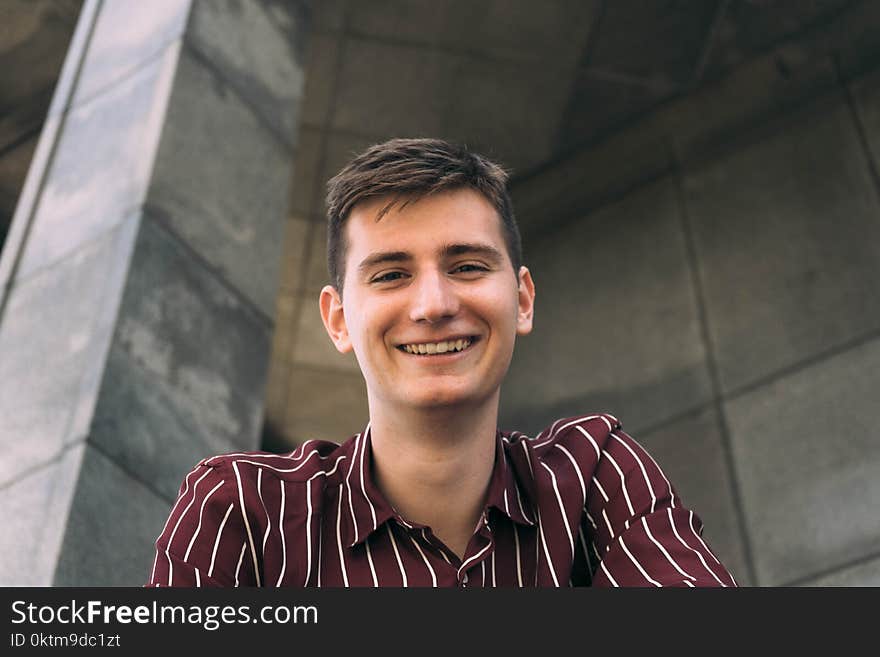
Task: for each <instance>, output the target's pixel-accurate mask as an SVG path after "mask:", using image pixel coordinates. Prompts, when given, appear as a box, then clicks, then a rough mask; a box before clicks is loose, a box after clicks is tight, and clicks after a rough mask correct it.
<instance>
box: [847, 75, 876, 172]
mask: <svg viewBox="0 0 880 657" xmlns="http://www.w3.org/2000/svg"><path fill="white" fill-rule="evenodd" d="M851 89H852V94H853V98H855V102H856V106H857V107H858V112H859V118H860V120H861V122H862V125H863V126H864V129H865V136H866V138H867V141H868V147H869V149H870V152H871V156H872V158H873V160H874V163H875V166H876V165H877V163H880V71H876V72H874V73H872V74H870V75H866V76H865V77H863V78H861V79H860V80H858V81H857V82H854V83H853V84H852V85H851Z"/></svg>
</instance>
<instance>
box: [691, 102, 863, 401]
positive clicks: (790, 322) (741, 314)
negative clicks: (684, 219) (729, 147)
mask: <svg viewBox="0 0 880 657" xmlns="http://www.w3.org/2000/svg"><path fill="white" fill-rule="evenodd" d="M771 130H772V132H771ZM752 137H753V141H751V142H746V143H747V144H748V145H746V146H745V147H743V148H742V149H741V150H737V151H735V152H733V153H731V154H730V155H728V156H727V157H724V158H723V159H720V160H718V161H716V162H714V163H712V164H710V165H709V166H707V167H705V168H703V169H700V170H698V171H693V172H691V173H690V174H689V175H688V176H687V179H686V195H687V205H688V211H689V214H690V217H691V220H692V224H693V227H694V236H695V242H696V247H697V254H698V259H699V263H700V270H701V272H702V277H703V281H704V291H705V298H706V306H707V312H708V317H709V327H710V331H711V334H712V339H713V343H714V345H715V349H716V354H717V361H718V370H719V375H720V378H721V382H722V385H723V387H724V389H725V390H727V391H729V390H732V389H736V388H738V387H739V386H742V385H745V384H748V383H750V382H752V381H755V380H756V379H760V378H761V377H763V376H766V375H768V374H770V373H772V372H774V371H777V370H779V369H781V368H785V367H788V366H791V365H793V364H795V363H797V362H798V361H802V360H804V359H807V358H809V357H811V356H814V355H816V354H818V353H821V352H823V351H826V350H828V349H830V348H833V347H835V346H838V345H841V344H843V343H846V342H847V341H848V340H852V339H853V338H855V337H857V336H860V335H863V334H865V333H867V332H868V331H870V330H871V329H873V328H875V327H877V326H880V288H878V287H877V286H876V285H875V284H874V281H875V280H877V279H878V278H880V222H878V221H877V217H878V215H880V205H878V202H877V192H876V190H875V189H874V185H873V183H872V181H871V178H870V173H869V170H868V167H867V162H866V160H865V157H864V154H863V150H862V148H861V146H860V144H859V141H858V137H857V134H856V131H855V128H854V127H853V125H852V122H851V117H850V115H849V113H848V111H847V108H846V107H845V105H843V103H841V102H837V101H831V100H823V101H822V102H820V103H818V104H816V105H815V106H812V107H810V108H809V109H808V110H805V111H803V112H801V113H799V114H795V115H793V116H791V117H789V118H788V119H786V121H785V123H784V124H780V125H771V126H768V128H767V132H764V131H762V132H760V133H758V134H755V135H752Z"/></svg>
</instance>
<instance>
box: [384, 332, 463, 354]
mask: <svg viewBox="0 0 880 657" xmlns="http://www.w3.org/2000/svg"><path fill="white" fill-rule="evenodd" d="M476 340H477V338H476V337H475V336H468V337H464V338H455V339H450V340H440V341H438V342H413V343H407V344H401V345H398V346H397V348H398V349H399V350H401V351H404V352H406V353H408V354H412V355H414V356H436V355H440V354H447V353H449V354H453V353H460V352H462V351H465V350H466V349H468V348H469V347H470V346H471V345H472V344H473V343H474V342H476Z"/></svg>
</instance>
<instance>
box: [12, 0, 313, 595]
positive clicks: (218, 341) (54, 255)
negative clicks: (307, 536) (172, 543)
mask: <svg viewBox="0 0 880 657" xmlns="http://www.w3.org/2000/svg"><path fill="white" fill-rule="evenodd" d="M307 26H308V14H307V13H306V11H305V10H304V9H303V8H302V7H301V6H300V4H299V3H275V2H271V1H270V0H240V1H232V0H228V1H220V0H217V1H211V2H203V1H198V0H197V1H195V2H193V1H192V0H162V1H161V2H160V1H159V0H153V1H151V2H149V3H136V2H128V1H125V0H104V1H103V2H101V1H100V0H87V2H86V3H85V4H84V6H83V9H82V13H81V15H80V19H79V23H78V26H77V30H76V33H75V35H74V37H73V40H72V42H71V46H70V49H69V53H68V57H67V60H66V62H65V65H64V69H63V71H62V75H61V78H60V80H59V83H58V86H57V88H56V93H55V96H54V100H53V104H52V107H51V109H50V112H49V115H48V118H47V120H46V123H45V127H44V129H43V132H42V135H41V137H40V142H39V144H38V146H37V150H36V153H35V156H34V159H33V162H32V165H31V168H30V170H29V173H28V178H27V181H26V183H25V188H24V189H23V191H22V194H21V197H20V200H19V204H18V206H17V208H16V214H15V217H14V219H13V223H12V227H11V230H10V234H9V237H8V238H7V243H6V245H5V247H4V251H3V254H2V259H0V285H2V287H0V294H2V296H0V449H2V459H0V523H2V526H3V531H2V532H0V551H2V554H3V559H2V561H0V584H2V585H50V584H55V585H109V586H113V585H140V584H142V583H143V582H144V581H146V579H147V578H148V576H149V572H150V568H151V566H152V553H153V545H152V544H153V541H154V540H155V538H156V536H157V535H158V534H159V532H160V531H161V530H162V524H163V522H164V520H165V518H166V517H167V514H168V511H169V510H170V506H171V504H172V503H173V500H174V498H175V497H176V494H177V488H178V485H179V484H180V481H181V478H182V477H183V475H184V474H185V473H186V472H187V471H188V470H189V469H190V468H191V467H192V465H193V464H195V463H196V462H197V461H198V460H199V459H200V458H202V457H204V456H207V455H210V454H213V453H217V452H222V451H230V450H237V449H253V448H256V447H257V446H258V442H259V433H260V426H261V420H262V408H263V395H264V386H265V379H266V373H267V365H268V359H269V349H270V343H271V332H272V327H273V315H274V306H275V294H276V279H277V277H278V269H279V263H280V258H281V247H280V245H281V243H282V239H281V237H282V231H283V226H284V220H285V213H286V203H287V198H288V193H287V187H288V184H289V181H290V179H291V173H292V171H291V162H292V158H293V154H294V149H295V134H296V125H297V122H298V119H297V106H298V103H299V97H300V92H301V88H302V70H303V69H302V53H303V51H304V45H305V44H304V40H305V38H306V37H307Z"/></svg>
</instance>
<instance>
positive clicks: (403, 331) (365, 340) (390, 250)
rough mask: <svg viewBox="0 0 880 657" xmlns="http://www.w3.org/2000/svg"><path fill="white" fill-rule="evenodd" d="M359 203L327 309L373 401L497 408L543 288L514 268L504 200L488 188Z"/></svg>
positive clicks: (326, 297)
mask: <svg viewBox="0 0 880 657" xmlns="http://www.w3.org/2000/svg"><path fill="white" fill-rule="evenodd" d="M387 202H388V199H387V198H378V199H371V200H370V201H367V202H364V203H361V204H359V205H357V206H356V207H355V208H354V209H353V210H352V212H351V214H350V215H349V218H348V221H347V224H346V228H345V230H346V242H347V251H346V262H345V281H344V283H343V299H342V300H340V298H339V295H338V294H337V292H336V290H335V289H334V288H333V287H331V286H327V287H325V288H324V290H322V292H321V314H322V317H323V319H324V324H325V326H326V327H327V332H328V333H329V335H330V337H331V339H332V340H333V342H334V344H335V345H336V348H337V349H338V350H339V351H341V352H347V351H349V350H352V349H353V350H354V353H355V356H356V357H357V360H358V363H359V364H360V368H361V371H362V372H363V375H364V378H365V380H366V383H367V389H368V392H369V397H370V404H371V409H372V408H373V404H375V403H382V404H388V405H390V406H392V407H393V406H402V407H407V408H426V409H427V408H431V407H440V406H450V405H456V404H468V403H471V404H484V403H487V402H490V401H492V400H494V402H495V403H496V404H497V400H498V394H499V389H500V386H501V381H502V379H503V378H504V375H505V373H506V372H507V368H508V366H509V364H510V358H511V355H512V354H513V345H514V340H515V337H516V335H517V334H519V335H524V334H526V333H529V332H530V331H531V329H532V310H533V307H534V285H533V283H532V279H531V275H530V274H529V271H528V269H526V268H525V267H521V268H520V271H519V272H518V273H515V272H514V271H513V266H512V264H511V261H510V258H509V256H508V254H507V251H506V247H505V242H504V237H503V235H502V232H501V221H500V219H499V217H498V213H497V212H496V210H495V208H494V207H493V206H492V205H491V203H489V201H487V200H486V199H485V197H483V196H482V195H481V194H479V193H478V192H476V191H473V190H471V189H460V190H453V191H445V192H439V193H436V194H432V195H429V196H426V197H424V198H422V199H420V200H418V201H416V202H414V203H409V204H408V205H406V207H404V208H402V209H401V207H400V204H395V205H394V206H393V207H392V208H391V209H390V211H389V212H388V213H387V214H386V215H384V216H383V217H382V219H381V220H380V221H378V222H377V221H376V215H377V213H378V212H379V210H380V209H381V208H383V207H384V206H385V205H386V204H387Z"/></svg>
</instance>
